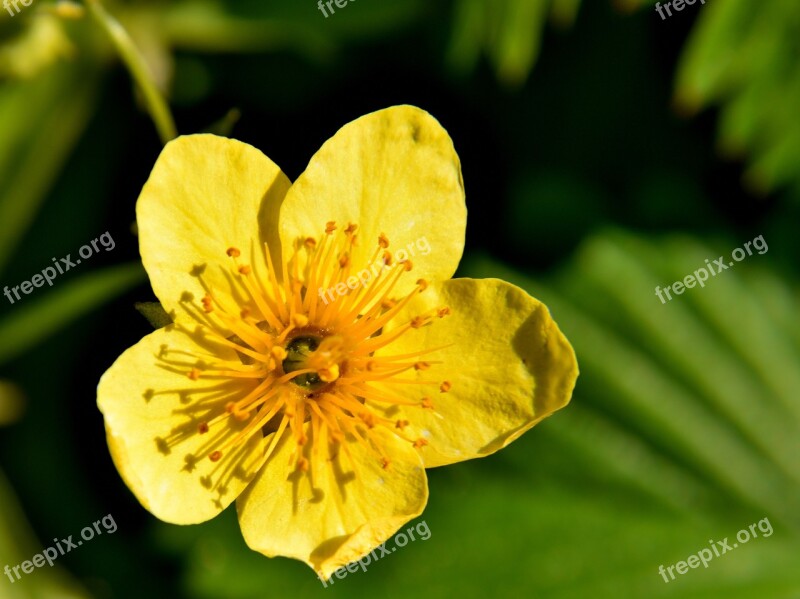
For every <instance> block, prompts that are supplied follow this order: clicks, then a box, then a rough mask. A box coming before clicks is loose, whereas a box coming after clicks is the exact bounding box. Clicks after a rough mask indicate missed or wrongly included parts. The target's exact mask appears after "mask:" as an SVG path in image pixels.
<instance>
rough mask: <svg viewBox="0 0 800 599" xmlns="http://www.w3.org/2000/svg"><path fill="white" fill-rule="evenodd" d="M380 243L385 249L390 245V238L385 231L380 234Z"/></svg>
mask: <svg viewBox="0 0 800 599" xmlns="http://www.w3.org/2000/svg"><path fill="white" fill-rule="evenodd" d="M378 245H379V246H381V247H382V248H383V249H386V248H388V247H389V238H388V237H386V234H385V233H381V234H380V235H378Z"/></svg>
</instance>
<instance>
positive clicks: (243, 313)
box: [239, 308, 250, 320]
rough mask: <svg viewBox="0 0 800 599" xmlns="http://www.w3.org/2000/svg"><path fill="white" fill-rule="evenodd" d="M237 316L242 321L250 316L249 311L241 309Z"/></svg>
mask: <svg viewBox="0 0 800 599" xmlns="http://www.w3.org/2000/svg"><path fill="white" fill-rule="evenodd" d="M239 316H241V318H242V320H245V319H246V318H247V317H248V316H250V310H248V309H247V308H242V310H241V311H240V312H239Z"/></svg>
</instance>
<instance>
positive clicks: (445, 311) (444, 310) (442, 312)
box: [436, 306, 450, 318]
mask: <svg viewBox="0 0 800 599" xmlns="http://www.w3.org/2000/svg"><path fill="white" fill-rule="evenodd" d="M448 314H450V308H448V307H447V306H445V307H444V308H440V309H439V310H438V311H437V312H436V315H437V316H438V317H439V318H444V317H445V316H447V315H448Z"/></svg>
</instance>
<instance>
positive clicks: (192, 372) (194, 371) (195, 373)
mask: <svg viewBox="0 0 800 599" xmlns="http://www.w3.org/2000/svg"><path fill="white" fill-rule="evenodd" d="M186 376H188V377H189V378H190V379H192V380H193V381H196V380H197V379H199V378H200V371H199V370H198V369H197V368H192V369H191V370H190V371H189V372H188V373H187V375H186Z"/></svg>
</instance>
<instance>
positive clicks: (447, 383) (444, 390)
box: [439, 381, 453, 393]
mask: <svg viewBox="0 0 800 599" xmlns="http://www.w3.org/2000/svg"><path fill="white" fill-rule="evenodd" d="M452 386H453V385H451V384H450V381H444V382H443V383H442V384H441V385H439V391H441V392H442V393H447V392H448V391H450V388H451V387H452Z"/></svg>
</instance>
